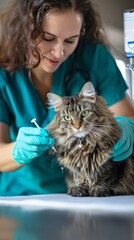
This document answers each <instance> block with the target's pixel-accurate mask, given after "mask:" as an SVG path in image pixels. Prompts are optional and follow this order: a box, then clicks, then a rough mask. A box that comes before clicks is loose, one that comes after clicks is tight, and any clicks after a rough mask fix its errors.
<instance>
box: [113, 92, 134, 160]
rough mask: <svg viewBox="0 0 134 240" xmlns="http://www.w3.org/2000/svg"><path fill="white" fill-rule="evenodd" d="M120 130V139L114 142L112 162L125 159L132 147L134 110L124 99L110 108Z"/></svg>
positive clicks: (128, 101)
mask: <svg viewBox="0 0 134 240" xmlns="http://www.w3.org/2000/svg"><path fill="white" fill-rule="evenodd" d="M110 110H111V111H112V112H113V113H114V116H115V120H116V121H117V124H118V126H119V128H120V132H121V135H120V138H119V139H118V141H117V142H116V144H115V146H114V149H113V153H112V154H111V157H112V158H113V161H122V160H125V159H127V158H128V157H129V156H130V155H131V154H132V152H133V147H134V108H133V106H132V103H131V102H130V100H129V98H128V97H126V98H124V99H122V100H121V101H119V102H117V103H116V104H114V105H112V106H111V107H110Z"/></svg>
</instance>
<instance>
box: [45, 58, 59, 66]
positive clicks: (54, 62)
mask: <svg viewBox="0 0 134 240" xmlns="http://www.w3.org/2000/svg"><path fill="white" fill-rule="evenodd" d="M46 60H47V61H48V62H49V63H50V64H52V65H57V64H59V63H60V61H57V60H52V59H49V58H47V57H46Z"/></svg>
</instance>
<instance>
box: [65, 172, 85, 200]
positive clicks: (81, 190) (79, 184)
mask: <svg viewBox="0 0 134 240" xmlns="http://www.w3.org/2000/svg"><path fill="white" fill-rule="evenodd" d="M73 180H74V181H73V185H72V186H70V187H69V189H68V194H70V195H71V196H73V197H86V196H89V191H88V188H89V187H88V183H87V181H86V180H85V179H84V178H82V177H80V176H79V175H76V174H73Z"/></svg>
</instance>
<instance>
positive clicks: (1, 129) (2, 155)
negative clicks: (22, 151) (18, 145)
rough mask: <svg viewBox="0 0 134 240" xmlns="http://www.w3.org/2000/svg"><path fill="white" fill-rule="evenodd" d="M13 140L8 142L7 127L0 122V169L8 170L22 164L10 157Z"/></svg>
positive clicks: (17, 167) (2, 170)
mask: <svg viewBox="0 0 134 240" xmlns="http://www.w3.org/2000/svg"><path fill="white" fill-rule="evenodd" d="M14 145H15V142H13V143H10V138H9V127H8V125H6V124H5V123H2V122H0V171H1V172H8V171H14V170H16V169H19V168H21V167H22V166H23V165H21V164H18V163H17V162H15V161H14V160H13V158H12V149H13V147H14Z"/></svg>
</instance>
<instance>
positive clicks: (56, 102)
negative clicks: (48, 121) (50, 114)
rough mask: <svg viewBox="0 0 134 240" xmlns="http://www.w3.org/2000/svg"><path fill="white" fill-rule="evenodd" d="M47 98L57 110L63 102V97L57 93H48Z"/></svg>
mask: <svg viewBox="0 0 134 240" xmlns="http://www.w3.org/2000/svg"><path fill="white" fill-rule="evenodd" d="M47 98H48V100H49V102H50V104H51V105H52V106H53V107H54V109H55V111H58V110H59V109H60V107H61V105H62V104H63V102H64V101H63V98H62V97H60V96H58V95H57V94H55V93H48V94H47Z"/></svg>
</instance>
